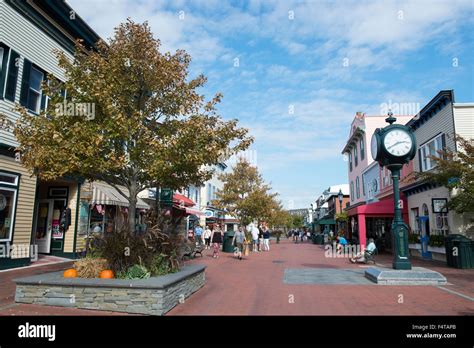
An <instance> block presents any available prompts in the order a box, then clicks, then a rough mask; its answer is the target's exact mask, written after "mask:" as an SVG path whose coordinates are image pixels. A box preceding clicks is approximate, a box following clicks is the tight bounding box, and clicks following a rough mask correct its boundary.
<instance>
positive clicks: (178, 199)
mask: <svg viewBox="0 0 474 348" xmlns="http://www.w3.org/2000/svg"><path fill="white" fill-rule="evenodd" d="M173 203H176V204H178V205H184V206H185V207H192V206H193V205H195V204H196V203H194V202H193V201H192V200H190V199H189V198H188V197H186V196H183V195H180V194H179V193H175V194H173Z"/></svg>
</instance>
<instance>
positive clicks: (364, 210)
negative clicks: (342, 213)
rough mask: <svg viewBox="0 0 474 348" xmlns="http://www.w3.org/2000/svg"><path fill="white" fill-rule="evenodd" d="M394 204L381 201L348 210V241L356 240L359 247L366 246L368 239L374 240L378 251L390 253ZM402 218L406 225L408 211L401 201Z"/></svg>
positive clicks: (385, 200)
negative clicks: (383, 250) (382, 250)
mask: <svg viewBox="0 0 474 348" xmlns="http://www.w3.org/2000/svg"><path fill="white" fill-rule="evenodd" d="M393 211H394V202H393V199H392V198H387V199H383V200H381V201H378V202H374V203H371V204H362V205H358V206H355V207H353V208H350V207H349V208H348V210H347V214H348V216H349V223H348V228H349V231H348V232H349V233H348V234H349V235H348V237H349V238H350V239H355V240H358V243H359V244H360V245H364V246H365V245H367V239H368V238H374V240H375V244H376V245H378V247H379V248H380V249H385V250H388V251H390V250H391V246H392V235H391V224H392V220H393ZM402 217H403V220H404V221H405V223H408V209H407V204H406V200H405V199H404V200H403V208H402Z"/></svg>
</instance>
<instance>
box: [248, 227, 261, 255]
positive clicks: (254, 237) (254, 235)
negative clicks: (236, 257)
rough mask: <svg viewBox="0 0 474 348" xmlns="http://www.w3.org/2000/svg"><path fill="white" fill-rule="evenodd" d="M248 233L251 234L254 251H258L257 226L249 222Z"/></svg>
mask: <svg viewBox="0 0 474 348" xmlns="http://www.w3.org/2000/svg"><path fill="white" fill-rule="evenodd" d="M250 233H251V234H252V246H253V250H252V251H254V252H258V234H259V233H260V232H259V230H258V228H257V226H255V225H254V224H251V227H250Z"/></svg>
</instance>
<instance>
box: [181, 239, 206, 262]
mask: <svg viewBox="0 0 474 348" xmlns="http://www.w3.org/2000/svg"><path fill="white" fill-rule="evenodd" d="M203 250H204V245H202V244H201V245H196V244H195V243H188V244H186V245H185V246H184V251H183V260H184V258H186V257H187V258H188V259H194V258H195V257H196V255H198V254H199V255H200V256H201V257H202V252H203Z"/></svg>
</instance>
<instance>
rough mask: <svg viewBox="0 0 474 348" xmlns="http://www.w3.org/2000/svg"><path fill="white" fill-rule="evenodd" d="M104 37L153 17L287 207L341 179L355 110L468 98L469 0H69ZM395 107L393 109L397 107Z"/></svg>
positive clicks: (165, 43) (473, 66)
mask: <svg viewBox="0 0 474 348" xmlns="http://www.w3.org/2000/svg"><path fill="white" fill-rule="evenodd" d="M68 3H69V4H70V5H71V6H72V8H73V9H74V10H75V11H76V12H77V14H78V15H79V16H80V17H82V18H83V19H84V20H85V21H86V22H87V23H88V24H89V25H90V26H91V27H92V28H93V29H94V30H95V31H96V32H97V33H98V34H99V35H100V36H101V37H102V38H104V39H107V38H109V37H111V36H112V35H113V30H114V28H115V27H116V26H117V25H118V24H119V23H121V22H124V21H125V20H126V19H127V18H128V17H130V18H131V19H132V20H134V21H135V22H143V21H148V23H149V24H150V27H151V29H152V31H153V33H154V35H155V37H156V38H158V39H160V40H161V43H162V46H161V50H162V51H163V52H166V51H171V52H174V51H175V50H176V49H185V50H186V51H187V52H188V53H190V54H191V56H192V59H193V61H192V63H191V68H190V72H191V76H197V75H198V74H201V73H202V74H204V75H205V76H206V77H207V78H208V83H207V85H206V86H205V87H204V88H203V89H202V91H201V92H202V93H203V94H205V95H206V97H207V98H208V99H210V98H212V96H213V95H214V94H215V93H217V92H222V93H223V95H224V98H223V101H222V103H221V104H220V105H219V107H218V110H219V112H220V114H221V115H222V117H223V118H224V119H233V118H237V119H239V123H240V125H241V126H243V127H246V128H248V129H249V130H250V134H251V135H252V136H254V138H255V142H254V144H253V145H252V147H251V149H250V150H249V151H248V152H247V153H248V154H249V156H251V160H252V161H253V162H255V163H256V164H257V165H258V168H259V171H260V172H261V173H262V175H263V177H264V179H265V181H267V182H269V183H271V186H272V187H273V190H274V191H275V192H278V193H279V195H280V199H281V201H282V203H283V205H284V206H285V208H295V209H296V208H309V206H310V204H311V203H312V202H314V201H315V200H316V198H317V197H318V196H319V195H320V194H321V192H322V191H323V190H325V189H326V188H328V187H329V186H331V185H337V184H343V183H346V182H347V176H348V175H347V162H346V161H345V160H344V157H343V155H342V154H341V151H342V149H343V147H344V144H345V143H346V140H347V138H348V136H349V131H350V124H351V122H352V120H353V118H354V115H355V113H356V112H358V111H361V112H365V113H366V114H367V115H380V114H382V112H385V110H386V106H387V104H389V103H391V104H392V105H401V104H402V103H404V104H405V105H409V106H412V107H411V108H410V109H411V110H413V114H416V112H417V111H418V109H419V108H422V107H423V106H424V105H426V103H427V102H428V101H429V100H431V99H432V98H433V97H434V96H435V95H436V94H437V93H438V92H439V91H440V90H442V89H453V90H454V93H455V101H456V102H474V91H473V90H474V62H473V61H474V37H473V35H474V16H473V14H474V13H473V12H474V10H473V6H474V5H473V4H474V3H473V2H472V1H471V0H466V1H464V0H446V1H439V0H429V1H427V0H412V1H395V0H394V1H389V0H373V1H372V0H358V1H350V0H340V1H336V0H334V1H320V0H314V1H313V0H308V1H291V0H287V1H270V0H247V1H244V0H242V1H225V0H193V1H191V0H181V1H180V0H173V1H171V0H169V1H153V0H138V1H137V0H68ZM395 114H396V112H395Z"/></svg>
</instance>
